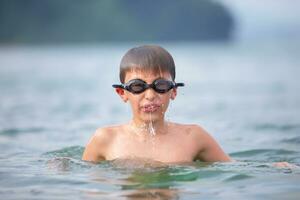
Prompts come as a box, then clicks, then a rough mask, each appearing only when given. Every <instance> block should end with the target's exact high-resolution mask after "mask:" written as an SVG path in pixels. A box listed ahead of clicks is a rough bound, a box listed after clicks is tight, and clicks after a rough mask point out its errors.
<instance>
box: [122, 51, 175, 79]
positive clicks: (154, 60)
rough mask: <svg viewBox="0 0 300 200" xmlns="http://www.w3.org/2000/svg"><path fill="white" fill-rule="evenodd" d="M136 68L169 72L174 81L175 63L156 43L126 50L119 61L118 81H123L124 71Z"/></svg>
mask: <svg viewBox="0 0 300 200" xmlns="http://www.w3.org/2000/svg"><path fill="white" fill-rule="evenodd" d="M133 70H138V71H146V72H150V73H157V74H159V73H162V72H169V73H170V75H171V77H172V80H173V81H175V63H174V60H173V57H172V56H171V54H170V53H169V52H168V51H167V50H165V49H164V48H162V47H160V46H157V45H145V46H140V47H134V48H132V49H130V50H128V51H127V53H126V54H125V55H124V56H123V58H122V60H121V63H120V75H119V76H120V81H121V83H124V81H125V76H126V73H127V72H129V71H133Z"/></svg>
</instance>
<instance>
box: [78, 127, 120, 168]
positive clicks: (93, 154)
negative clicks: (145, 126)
mask: <svg viewBox="0 0 300 200" xmlns="http://www.w3.org/2000/svg"><path fill="white" fill-rule="evenodd" d="M122 128H123V126H122V125H119V126H109V127H103V128H98V129H97V130H96V131H95V133H94V134H93V135H92V137H91V138H90V140H89V142H88V143H87V145H86V147H85V150H84V153H83V156H82V159H83V160H86V161H93V162H97V161H100V160H105V158H106V153H107V150H108V149H109V146H110V145H111V144H112V143H113V141H114V139H115V137H116V135H117V134H118V133H119V132H120V131H121V130H122Z"/></svg>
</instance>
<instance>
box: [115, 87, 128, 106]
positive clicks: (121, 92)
mask: <svg viewBox="0 0 300 200" xmlns="http://www.w3.org/2000/svg"><path fill="white" fill-rule="evenodd" d="M115 90H116V92H117V94H118V95H119V96H120V97H121V99H122V100H123V101H124V102H125V103H126V102H127V101H128V98H127V95H126V94H125V91H124V89H122V88H116V89H115Z"/></svg>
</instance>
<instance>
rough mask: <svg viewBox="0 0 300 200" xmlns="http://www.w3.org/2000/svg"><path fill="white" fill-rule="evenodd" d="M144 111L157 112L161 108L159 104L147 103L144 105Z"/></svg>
mask: <svg viewBox="0 0 300 200" xmlns="http://www.w3.org/2000/svg"><path fill="white" fill-rule="evenodd" d="M141 108H142V111H143V112H146V113H150V112H155V111H157V110H158V109H159V108H160V105H159V104H146V105H143V106H142V107H141Z"/></svg>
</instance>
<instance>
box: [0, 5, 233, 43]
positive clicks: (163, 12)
mask: <svg viewBox="0 0 300 200" xmlns="http://www.w3.org/2000/svg"><path fill="white" fill-rule="evenodd" d="M233 28H234V21H233V17H232V15H231V13H230V12H229V11H228V10H227V9H226V7H224V6H223V5H222V4H220V3H218V2H216V1H210V0H0V43H2V44H3V43H6V44H8V43H64V42H68V43H71V42H101V41H116V42H119V41H153V40H160V41H174V40H181V41H188V40H229V39H231V36H232V34H231V33H232V30H233Z"/></svg>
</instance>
